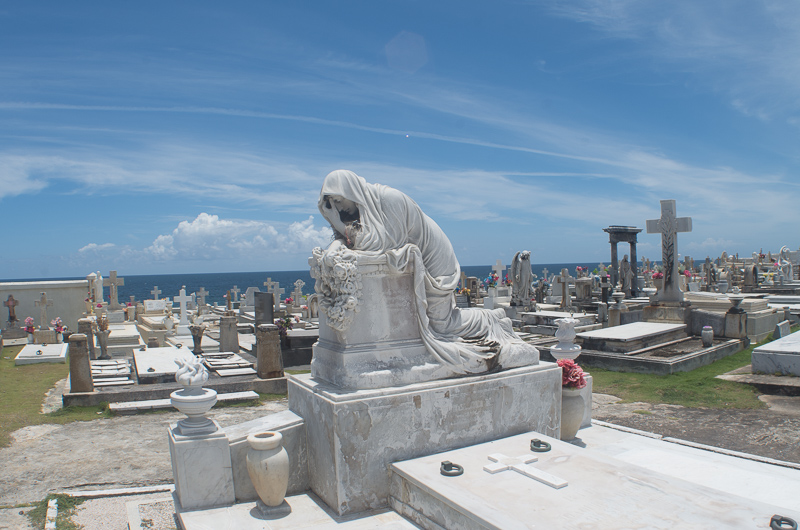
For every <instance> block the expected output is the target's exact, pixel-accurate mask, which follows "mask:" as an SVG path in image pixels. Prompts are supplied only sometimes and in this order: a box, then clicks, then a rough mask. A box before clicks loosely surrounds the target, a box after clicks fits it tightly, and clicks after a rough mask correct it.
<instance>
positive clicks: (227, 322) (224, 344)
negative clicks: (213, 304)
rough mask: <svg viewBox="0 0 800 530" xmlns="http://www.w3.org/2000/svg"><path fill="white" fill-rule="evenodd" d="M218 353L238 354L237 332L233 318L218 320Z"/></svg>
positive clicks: (224, 317)
mask: <svg viewBox="0 0 800 530" xmlns="http://www.w3.org/2000/svg"><path fill="white" fill-rule="evenodd" d="M219 351H221V352H233V353H239V330H238V328H237V326H236V317H235V316H222V317H220V318H219Z"/></svg>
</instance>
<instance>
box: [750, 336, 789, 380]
mask: <svg viewBox="0 0 800 530" xmlns="http://www.w3.org/2000/svg"><path fill="white" fill-rule="evenodd" d="M752 360H753V373H764V374H775V373H781V374H783V375H796V376H800V331H796V332H794V333H792V334H791V335H787V336H786V337H782V338H780V339H777V340H774V341H772V342H769V343H767V344H764V345H763V346H759V347H758V348H756V349H754V350H753V356H752Z"/></svg>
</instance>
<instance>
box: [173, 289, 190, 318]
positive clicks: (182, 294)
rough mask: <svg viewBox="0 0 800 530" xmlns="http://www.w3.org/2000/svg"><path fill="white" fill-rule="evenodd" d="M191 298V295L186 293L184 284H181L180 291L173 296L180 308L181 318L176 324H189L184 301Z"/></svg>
mask: <svg viewBox="0 0 800 530" xmlns="http://www.w3.org/2000/svg"><path fill="white" fill-rule="evenodd" d="M191 299H192V297H191V296H189V295H187V294H186V286H185V285H183V286H181V290H180V293H179V294H178V296H176V297H175V301H176V302H178V305H179V307H180V308H181V319H180V321H179V322H178V324H179V325H181V326H187V325H189V315H188V313H187V312H186V303H187V302H189V301H190V300H191Z"/></svg>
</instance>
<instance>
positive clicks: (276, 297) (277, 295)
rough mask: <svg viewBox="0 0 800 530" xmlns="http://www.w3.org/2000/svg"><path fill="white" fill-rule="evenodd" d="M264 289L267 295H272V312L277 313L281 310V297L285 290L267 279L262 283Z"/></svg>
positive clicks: (270, 279)
mask: <svg viewBox="0 0 800 530" xmlns="http://www.w3.org/2000/svg"><path fill="white" fill-rule="evenodd" d="M264 287H266V288H267V292H268V293H272V297H273V300H272V301H273V303H274V304H275V306H274V310H275V312H276V313H277V312H278V311H280V310H281V295H282V294H283V293H285V292H286V289H281V288H280V284H279V283H278V282H273V281H272V278H267V281H265V282H264Z"/></svg>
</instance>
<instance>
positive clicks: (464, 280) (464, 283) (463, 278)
mask: <svg viewBox="0 0 800 530" xmlns="http://www.w3.org/2000/svg"><path fill="white" fill-rule="evenodd" d="M466 287H467V275H466V274H464V271H461V288H462V289H466Z"/></svg>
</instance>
